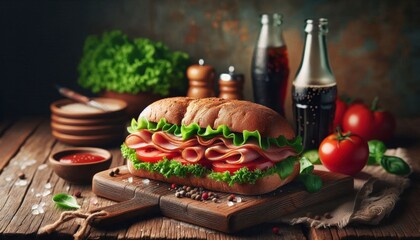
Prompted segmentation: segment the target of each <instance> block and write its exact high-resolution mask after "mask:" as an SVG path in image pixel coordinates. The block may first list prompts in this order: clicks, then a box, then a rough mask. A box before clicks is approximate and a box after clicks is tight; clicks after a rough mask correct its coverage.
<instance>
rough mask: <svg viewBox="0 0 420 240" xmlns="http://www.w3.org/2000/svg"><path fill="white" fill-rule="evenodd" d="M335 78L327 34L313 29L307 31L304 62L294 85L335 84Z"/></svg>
mask: <svg viewBox="0 0 420 240" xmlns="http://www.w3.org/2000/svg"><path fill="white" fill-rule="evenodd" d="M334 84H335V78H334V75H333V73H332V71H331V67H330V64H329V60H328V51H327V40H326V34H325V33H324V32H322V31H317V30H315V29H313V30H312V31H310V32H307V33H306V38H305V47H304V50H303V55H302V62H301V64H300V67H299V70H298V72H297V74H296V78H295V81H294V85H299V86H307V85H320V86H323V85H334Z"/></svg>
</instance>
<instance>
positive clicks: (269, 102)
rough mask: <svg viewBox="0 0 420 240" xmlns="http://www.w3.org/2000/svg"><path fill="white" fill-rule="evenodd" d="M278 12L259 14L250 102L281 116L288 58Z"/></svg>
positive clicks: (285, 90)
mask: <svg viewBox="0 0 420 240" xmlns="http://www.w3.org/2000/svg"><path fill="white" fill-rule="evenodd" d="M281 24H282V16H281V15H280V14H273V15H269V14H263V15H261V25H262V26H261V30H260V35H259V37H258V40H257V45H256V47H255V49H254V55H253V58H252V66H251V71H252V86H253V90H254V101H255V102H256V103H259V104H262V105H265V106H267V107H269V108H271V109H273V110H275V111H277V112H278V113H279V114H281V115H282V116H284V102H285V99H286V92H287V81H288V78H289V60H288V56H287V49H286V44H285V43H284V40H283V35H282V29H281Z"/></svg>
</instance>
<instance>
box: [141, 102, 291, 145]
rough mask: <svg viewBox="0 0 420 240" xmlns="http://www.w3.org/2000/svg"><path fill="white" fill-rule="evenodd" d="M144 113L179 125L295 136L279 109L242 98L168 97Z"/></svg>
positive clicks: (268, 135) (156, 120) (289, 137)
mask: <svg viewBox="0 0 420 240" xmlns="http://www.w3.org/2000/svg"><path fill="white" fill-rule="evenodd" d="M140 116H141V117H145V118H147V119H148V120H149V121H152V122H158V121H159V120H160V119H161V118H165V119H166V121H167V122H168V123H171V124H176V125H181V124H185V125H189V124H191V123H197V124H198V125H199V126H200V127H202V128H206V127H207V126H210V127H212V128H213V129H216V128H217V127H218V126H220V125H226V126H228V127H229V129H230V130H231V131H233V132H243V131H244V130H248V131H255V130H258V131H259V132H260V134H261V136H263V137H272V138H277V137H279V136H284V137H286V138H287V139H292V138H294V137H295V133H294V131H293V129H292V127H291V126H290V124H289V123H288V122H287V120H286V119H285V118H283V117H282V116H280V115H279V114H278V113H277V112H275V111H274V110H272V109H270V108H267V107H265V106H262V105H259V104H256V103H252V102H248V101H242V100H226V99H222V98H201V99H193V98H188V97H173V98H165V99H161V100H158V101H156V102H154V103H152V104H150V105H149V106H148V107H147V108H146V109H145V110H144V111H143V112H142V113H141V114H140Z"/></svg>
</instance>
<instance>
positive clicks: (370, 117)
mask: <svg viewBox="0 0 420 240" xmlns="http://www.w3.org/2000/svg"><path fill="white" fill-rule="evenodd" d="M375 105H376V102H375V101H374V103H373V107H371V109H373V110H371V109H369V107H368V106H366V105H365V104H354V105H352V106H350V107H349V108H348V109H347V111H346V113H345V114H344V117H343V122H342V124H343V129H344V131H350V132H352V133H355V134H357V135H359V136H361V137H363V138H364V139H365V140H366V141H369V140H373V139H376V140H381V141H387V140H389V139H390V138H391V137H392V136H393V135H394V132H395V128H396V122H395V118H394V116H393V115H392V114H391V113H390V112H387V111H379V110H376V109H375V108H376V106H375Z"/></svg>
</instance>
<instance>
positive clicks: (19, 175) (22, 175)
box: [18, 172, 26, 179]
mask: <svg viewBox="0 0 420 240" xmlns="http://www.w3.org/2000/svg"><path fill="white" fill-rule="evenodd" d="M18 178H19V179H25V178H26V176H25V174H24V173H23V172H20V173H19V174H18Z"/></svg>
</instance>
